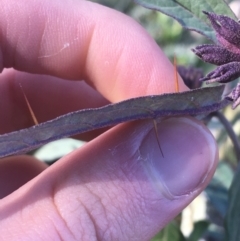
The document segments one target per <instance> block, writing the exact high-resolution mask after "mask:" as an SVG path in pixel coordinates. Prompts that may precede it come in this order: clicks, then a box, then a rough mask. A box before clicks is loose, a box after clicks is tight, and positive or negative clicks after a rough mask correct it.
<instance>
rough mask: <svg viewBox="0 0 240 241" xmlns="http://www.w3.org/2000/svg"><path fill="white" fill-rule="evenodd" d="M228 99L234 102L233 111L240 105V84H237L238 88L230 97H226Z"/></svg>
mask: <svg viewBox="0 0 240 241" xmlns="http://www.w3.org/2000/svg"><path fill="white" fill-rule="evenodd" d="M226 99H228V100H231V101H233V105H232V108H233V109H235V108H236V107H237V106H238V105H240V84H237V86H236V87H235V88H234V89H233V90H232V92H231V93H230V94H229V95H228V96H226Z"/></svg>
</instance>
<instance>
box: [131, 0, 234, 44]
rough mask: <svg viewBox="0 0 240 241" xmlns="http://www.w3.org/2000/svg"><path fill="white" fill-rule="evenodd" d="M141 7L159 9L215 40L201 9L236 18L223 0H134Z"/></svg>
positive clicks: (183, 24) (187, 26)
mask: <svg viewBox="0 0 240 241" xmlns="http://www.w3.org/2000/svg"><path fill="white" fill-rule="evenodd" d="M134 1H135V2H136V3H138V4H140V5H142V6H143V7H146V8H150V9H153V10H157V11H160V12H162V13H164V14H166V15H168V16H170V17H172V18H174V19H176V20H177V21H178V22H179V23H180V24H181V25H182V26H183V27H184V28H186V29H189V30H194V31H196V32H198V33H200V34H202V35H205V36H206V37H208V38H209V39H211V40H213V41H214V42H216V37H215V33H214V30H213V29H212V27H211V25H210V23H209V21H208V19H207V17H206V15H205V14H203V12H202V11H203V10H205V11H207V12H215V13H217V14H224V15H227V16H229V17H231V18H234V19H236V16H235V15H234V13H233V12H232V10H231V9H230V8H229V6H228V5H227V4H226V3H225V2H224V1H223V0H198V1H196V0H134Z"/></svg>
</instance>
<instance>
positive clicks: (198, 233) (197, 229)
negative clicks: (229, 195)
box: [188, 220, 209, 241]
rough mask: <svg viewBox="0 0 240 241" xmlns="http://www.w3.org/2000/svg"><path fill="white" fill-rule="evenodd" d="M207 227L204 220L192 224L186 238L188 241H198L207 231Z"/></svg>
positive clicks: (207, 223) (207, 224)
mask: <svg viewBox="0 0 240 241" xmlns="http://www.w3.org/2000/svg"><path fill="white" fill-rule="evenodd" d="M208 226H209V222H207V221H205V220H203V221H198V222H196V223H194V228H193V231H192V233H191V234H190V236H189V238H188V241H198V240H200V238H201V237H202V235H203V234H204V233H205V232H206V231H207V228H208Z"/></svg>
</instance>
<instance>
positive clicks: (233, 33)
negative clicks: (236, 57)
mask: <svg viewBox="0 0 240 241" xmlns="http://www.w3.org/2000/svg"><path fill="white" fill-rule="evenodd" d="M203 13H205V14H206V15H207V17H208V19H209V20H210V22H211V24H212V27H213V28H214V30H215V31H216V33H217V39H218V41H219V43H220V44H221V45H222V46H224V47H225V48H227V49H228V50H229V51H231V52H235V53H239V54H240V24H239V23H238V22H237V21H235V20H233V19H231V18H229V17H227V16H224V15H217V14H215V13H209V12H205V11H203Z"/></svg>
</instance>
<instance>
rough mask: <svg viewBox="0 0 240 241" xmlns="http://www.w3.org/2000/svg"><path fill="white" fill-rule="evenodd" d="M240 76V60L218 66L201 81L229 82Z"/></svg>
mask: <svg viewBox="0 0 240 241" xmlns="http://www.w3.org/2000/svg"><path fill="white" fill-rule="evenodd" d="M238 77H240V62H231V63H228V64H224V65H221V66H219V67H217V68H216V69H215V70H214V71H212V72H211V73H209V74H208V75H207V76H206V77H204V78H202V79H200V81H206V82H207V83H208V84H209V83H213V82H220V83H228V82H230V81H232V80H235V79H237V78H238Z"/></svg>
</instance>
